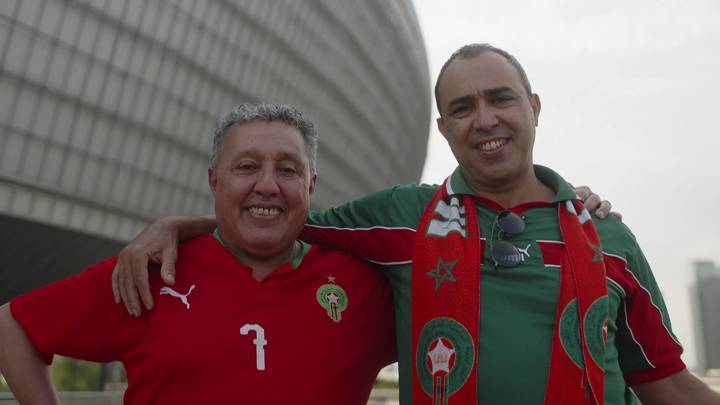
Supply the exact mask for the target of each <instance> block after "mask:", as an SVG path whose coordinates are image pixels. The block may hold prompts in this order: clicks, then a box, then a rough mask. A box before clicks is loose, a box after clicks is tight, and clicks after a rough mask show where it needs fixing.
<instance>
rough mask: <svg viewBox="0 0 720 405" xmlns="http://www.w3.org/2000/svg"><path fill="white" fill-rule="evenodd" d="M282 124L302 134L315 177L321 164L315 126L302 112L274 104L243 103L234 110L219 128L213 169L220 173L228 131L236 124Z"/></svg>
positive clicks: (215, 135)
mask: <svg viewBox="0 0 720 405" xmlns="http://www.w3.org/2000/svg"><path fill="white" fill-rule="evenodd" d="M258 121H265V122H282V123H284V124H287V125H289V126H291V127H293V128H295V129H297V130H298V131H300V135H302V138H303V142H304V143H305V152H306V153H307V157H308V161H310V174H311V175H315V174H316V171H315V163H316V162H317V145H318V135H317V132H316V131H315V125H313V123H312V121H310V120H309V119H307V118H306V117H305V116H304V115H303V113H302V112H300V110H298V109H296V108H295V107H291V106H289V105H285V104H271V103H242V104H240V105H239V106H237V107H235V109H234V110H232V111H231V112H229V113H227V114H225V115H224V116H222V117H221V118H220V119H219V120H218V121H217V124H216V125H215V134H214V136H213V145H212V156H211V158H210V168H212V169H216V168H217V164H218V156H219V155H220V149H222V146H223V142H225V135H226V132H227V129H228V128H230V127H231V126H232V125H234V124H241V125H242V124H247V123H250V122H258Z"/></svg>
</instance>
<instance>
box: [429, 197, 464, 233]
mask: <svg viewBox="0 0 720 405" xmlns="http://www.w3.org/2000/svg"><path fill="white" fill-rule="evenodd" d="M435 213H436V214H438V215H439V216H440V217H441V219H432V220H430V224H429V225H428V229H427V233H426V234H427V235H432V236H441V237H446V236H448V234H449V233H451V232H457V233H459V234H460V235H462V236H463V238H466V237H467V229H466V226H467V219H466V218H465V207H463V206H461V205H460V201H458V199H457V197H451V198H450V204H449V205H448V204H446V203H445V201H443V200H440V201H438V203H437V205H436V206H435Z"/></svg>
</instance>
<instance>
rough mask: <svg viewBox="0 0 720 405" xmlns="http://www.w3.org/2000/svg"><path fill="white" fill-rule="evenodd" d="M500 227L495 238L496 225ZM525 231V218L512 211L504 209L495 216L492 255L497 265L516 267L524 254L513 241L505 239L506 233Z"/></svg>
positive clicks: (491, 243) (492, 233)
mask: <svg viewBox="0 0 720 405" xmlns="http://www.w3.org/2000/svg"><path fill="white" fill-rule="evenodd" d="M496 226H497V227H498V228H499V230H500V231H499V233H498V239H497V240H494V235H495V227H496ZM523 231H525V220H524V219H523V218H522V217H521V216H520V215H518V214H516V213H514V212H512V211H503V212H501V213H500V214H498V216H497V217H496V218H495V222H493V227H492V230H491V238H490V257H491V258H492V260H493V261H494V262H495V266H502V267H515V266H517V265H519V264H520V263H521V262H522V260H523V256H522V253H520V250H519V249H518V248H517V247H515V245H513V244H512V243H510V242H508V241H506V240H504V239H503V237H504V236H506V235H519V234H521V233H523Z"/></svg>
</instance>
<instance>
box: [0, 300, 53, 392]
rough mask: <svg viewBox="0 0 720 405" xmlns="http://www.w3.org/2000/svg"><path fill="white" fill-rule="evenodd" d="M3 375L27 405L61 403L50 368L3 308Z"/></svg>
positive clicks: (0, 365) (0, 313) (0, 317)
mask: <svg viewBox="0 0 720 405" xmlns="http://www.w3.org/2000/svg"><path fill="white" fill-rule="evenodd" d="M0 372H2V374H3V377H5V381H7V383H8V385H9V386H10V389H11V390H12V391H13V393H14V394H15V398H16V399H17V400H18V402H19V403H21V404H23V405H34V404H43V405H44V404H59V403H60V401H59V400H58V397H57V394H56V393H55V388H54V387H53V384H52V379H51V378H50V369H49V367H48V365H47V364H45V362H44V361H43V360H42V358H41V357H40V355H39V354H38V352H37V351H36V350H35V347H33V345H32V343H30V340H29V339H28V337H27V335H26V334H25V331H24V330H23V329H22V327H21V326H20V324H18V323H17V322H16V321H15V318H13V316H12V314H11V313H10V304H5V305H3V306H0Z"/></svg>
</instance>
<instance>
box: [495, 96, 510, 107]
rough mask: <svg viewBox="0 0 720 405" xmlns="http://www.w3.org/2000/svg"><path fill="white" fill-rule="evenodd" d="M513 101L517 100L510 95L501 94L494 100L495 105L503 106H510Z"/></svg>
mask: <svg viewBox="0 0 720 405" xmlns="http://www.w3.org/2000/svg"><path fill="white" fill-rule="evenodd" d="M513 100H515V97H513V96H511V95H509V94H500V95H498V96H497V97H495V98H493V100H492V101H493V104H495V105H499V106H503V105H507V104H510V103H511V102H512V101H513Z"/></svg>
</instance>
